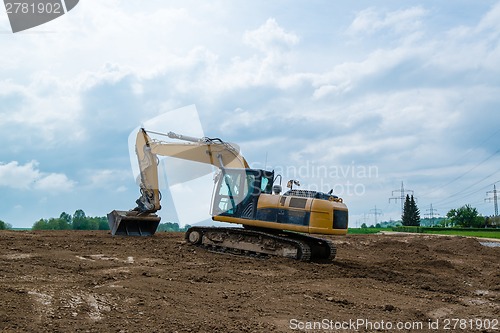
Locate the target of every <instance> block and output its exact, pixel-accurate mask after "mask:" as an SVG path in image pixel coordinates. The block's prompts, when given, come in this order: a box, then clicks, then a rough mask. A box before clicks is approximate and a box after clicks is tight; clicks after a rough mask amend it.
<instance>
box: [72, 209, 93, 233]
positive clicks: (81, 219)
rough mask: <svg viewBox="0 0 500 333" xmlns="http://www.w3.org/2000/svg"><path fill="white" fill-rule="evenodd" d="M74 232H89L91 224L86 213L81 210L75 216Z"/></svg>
mask: <svg viewBox="0 0 500 333" xmlns="http://www.w3.org/2000/svg"><path fill="white" fill-rule="evenodd" d="M72 225H73V230H89V223H88V221H87V217H86V216H85V212H84V211H83V210H81V209H77V210H76V211H75V213H74V214H73V223H72Z"/></svg>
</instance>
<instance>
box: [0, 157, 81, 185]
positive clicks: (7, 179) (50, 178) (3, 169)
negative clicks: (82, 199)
mask: <svg viewBox="0 0 500 333" xmlns="http://www.w3.org/2000/svg"><path fill="white" fill-rule="evenodd" d="M38 165H39V163H38V162H37V161H31V162H28V163H26V164H24V165H20V164H19V162H17V161H12V162H9V163H6V164H4V163H0V186H3V187H10V188H13V189H18V190H31V189H35V190H40V191H49V192H53V191H59V192H66V191H70V190H72V189H73V188H74V186H75V185H76V182H75V181H73V180H70V179H69V178H68V177H67V176H66V175H64V174H61V173H46V172H41V171H40V170H39V168H38Z"/></svg>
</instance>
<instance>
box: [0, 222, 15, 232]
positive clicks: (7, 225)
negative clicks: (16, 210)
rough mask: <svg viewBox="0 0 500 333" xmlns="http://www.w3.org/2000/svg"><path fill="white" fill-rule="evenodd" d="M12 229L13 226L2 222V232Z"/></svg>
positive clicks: (0, 227)
mask: <svg viewBox="0 0 500 333" xmlns="http://www.w3.org/2000/svg"><path fill="white" fill-rule="evenodd" d="M11 228H12V226H11V225H10V224H9V223H7V222H4V221H2V220H0V230H7V229H11Z"/></svg>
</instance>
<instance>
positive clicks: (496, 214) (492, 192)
mask: <svg viewBox="0 0 500 333" xmlns="http://www.w3.org/2000/svg"><path fill="white" fill-rule="evenodd" d="M490 194H493V198H492V197H489V198H486V199H484V201H485V202H491V201H493V204H494V206H495V216H498V201H497V186H496V185H495V184H493V191H488V192H486V195H490Z"/></svg>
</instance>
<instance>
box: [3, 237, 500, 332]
mask: <svg viewBox="0 0 500 333" xmlns="http://www.w3.org/2000/svg"><path fill="white" fill-rule="evenodd" d="M331 239H332V240H333V241H334V242H335V243H336V244H337V246H338V255H337V259H336V261H335V262H332V263H303V262H296V261H291V260H287V259H282V258H270V259H252V258H245V257H239V256H234V255H224V254H218V253H211V252H207V251H204V250H201V249H197V248H194V247H191V246H189V245H186V244H185V243H184V241H183V234H175V233H159V234H157V235H155V236H154V237H148V238H116V237H115V238H113V237H111V236H110V235H109V233H107V232H77V231H54V232H9V231H3V232H0V244H2V252H1V253H0V294H1V298H0V331H2V332H4V331H5V332H25V331H36V332H176V331H177V332H291V331H296V330H298V329H302V328H304V329H306V328H317V330H316V331H325V330H327V329H328V330H329V331H334V330H331V329H332V328H334V327H333V326H328V325H334V324H342V323H344V324H346V323H349V321H357V320H365V324H364V325H361V326H357V327H356V328H357V329H358V331H359V332H372V331H375V330H377V331H381V332H384V331H387V332H391V331H394V330H395V328H396V325H398V324H399V323H400V324H404V325H411V323H413V325H414V326H413V327H411V329H408V330H406V331H415V332H417V331H418V332H426V331H429V332H437V331H440V330H435V329H431V328H429V324H430V323H437V324H438V325H440V326H439V328H440V329H443V330H444V325H445V324H446V320H447V319H451V318H459V319H464V320H470V319H476V318H479V319H480V320H486V319H488V320H494V319H496V320H498V317H499V314H500V290H499V287H498V286H499V285H500V273H499V272H500V248H491V247H485V246H482V245H481V244H479V242H477V241H476V240H474V239H469V238H461V237H434V236H427V235H404V236H401V235H352V236H351V235H350V236H347V237H339V238H331ZM382 320H383V321H384V323H385V324H387V323H391V324H392V325H393V329H392V330H391V329H390V328H388V327H387V326H384V327H380V326H379V327H374V326H373V325H377V324H378V325H380V322H381V321H382ZM357 323H360V324H361V322H357ZM419 323H420V324H421V325H422V327H420V326H415V325H419ZM317 324H322V325H323V326H322V327H319V326H314V325H317ZM369 324H371V325H372V326H369ZM499 326H500V324H498V325H497V330H496V331H498V330H499V329H500V327H499ZM344 328H345V327H344ZM347 328H349V327H347ZM350 328H352V326H351V327H350ZM473 330H474V329H471V330H468V331H473ZM310 331H313V330H310ZM337 331H345V332H348V331H353V330H349V329H345V330H343V329H338V330H337ZM465 331H467V330H465ZM479 331H484V332H495V330H493V329H489V330H488V329H486V330H484V329H482V330H479Z"/></svg>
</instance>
